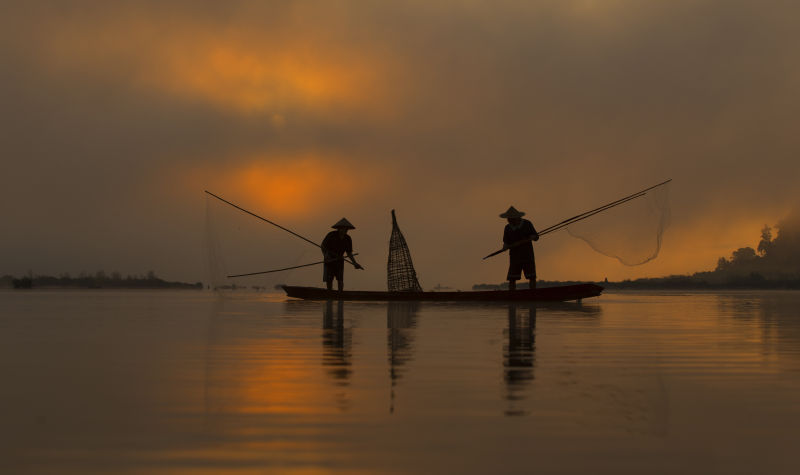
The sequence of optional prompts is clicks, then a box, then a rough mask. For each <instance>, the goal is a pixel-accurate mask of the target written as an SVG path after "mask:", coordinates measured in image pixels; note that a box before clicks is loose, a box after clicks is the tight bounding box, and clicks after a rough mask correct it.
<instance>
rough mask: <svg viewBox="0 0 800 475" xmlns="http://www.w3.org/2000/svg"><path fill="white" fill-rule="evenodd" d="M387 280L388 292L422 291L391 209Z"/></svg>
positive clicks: (404, 240)
mask: <svg viewBox="0 0 800 475" xmlns="http://www.w3.org/2000/svg"><path fill="white" fill-rule="evenodd" d="M387 280H388V287H389V292H422V286H420V285H419V281H418V280H417V272H416V271H415V270H414V264H413V263H412V262H411V253H410V252H409V250H408V245H407V244H406V238H405V237H403V233H402V232H400V228H399V227H398V226H397V217H396V216H395V214H394V210H392V237H391V238H390V239H389V264H388V267H387Z"/></svg>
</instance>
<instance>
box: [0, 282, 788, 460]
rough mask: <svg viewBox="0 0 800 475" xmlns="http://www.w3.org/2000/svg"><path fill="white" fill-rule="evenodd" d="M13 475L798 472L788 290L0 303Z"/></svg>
mask: <svg viewBox="0 0 800 475" xmlns="http://www.w3.org/2000/svg"><path fill="white" fill-rule="evenodd" d="M0 356H1V358H0V418H1V419H0V420H2V425H1V426H0V464H2V465H0V471H3V472H4V473H21V472H35V473H42V472H44V473H187V472H189V473H218V472H225V473H230V472H234V473H237V472H238V473H303V474H306V473H410V472H420V473H533V472H536V473H583V474H585V473H687V472H688V473H726V474H728V473H787V474H788V473H792V474H794V473H800V458H799V457H798V456H797V455H796V450H797V446H798V443H800V292H757V293H756V292H731V293H688V294H687V293H680V294H678V293H668V294H642V293H628V294H607V295H604V296H602V297H600V298H597V299H590V300H587V301H585V302H584V304H583V305H578V304H569V305H567V304H562V305H557V306H539V307H531V306H527V305H516V306H512V305H508V304H496V305H454V304H438V303H430V304H429V303H422V304H416V305H415V304H408V303H398V304H395V303H392V304H387V303H351V302H346V303H344V304H343V305H342V304H339V303H338V302H330V303H325V302H302V301H288V302H287V301H284V299H283V297H282V296H279V295H266V294H242V295H236V296H233V297H227V298H219V297H217V296H215V295H213V294H210V293H201V292H197V293H195V292H191V291H186V292H136V291H130V292H113V291H63V292H62V291H32V292H18V291H16V292H15V291H5V292H0Z"/></svg>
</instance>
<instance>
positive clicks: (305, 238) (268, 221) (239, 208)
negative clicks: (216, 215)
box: [203, 190, 322, 247]
mask: <svg viewBox="0 0 800 475" xmlns="http://www.w3.org/2000/svg"><path fill="white" fill-rule="evenodd" d="M203 191H205V192H206V193H207V194H209V195H211V196H213V197H214V198H216V199H218V200H220V201H222V202H223V203H227V204H229V205H231V206H233V207H234V208H236V209H238V210H239V211H244V212H245V213H247V214H249V215H250V216H254V217H256V218H258V219H260V220H261V221H265V222H267V223H269V224H271V225H273V226H275V227H277V228H280V229H283V230H284V231H286V232H287V233H289V234H291V235H293V236H297V237H299V238H300V239H302V240H303V241H306V242H307V243H310V244H313V245H315V246H317V247H322V246H320V245H319V244H317V243H315V242H314V241H312V240H311V239H308V238H307V237H305V236H301V235H299V234H297V233H296V232H294V231H292V230H291V229H287V228H284V227H283V226H281V225H280V224H278V223H275V222H272V221H270V220H268V219H267V218H264V217H262V216H259V215H257V214H255V213H253V212H252V211H247V210H246V209H244V208H242V207H241V206H238V205H235V204H233V203H231V202H230V201H228V200H226V199H224V198H221V197H219V196H217V195H215V194H214V193H211V192H210V191H208V190H203Z"/></svg>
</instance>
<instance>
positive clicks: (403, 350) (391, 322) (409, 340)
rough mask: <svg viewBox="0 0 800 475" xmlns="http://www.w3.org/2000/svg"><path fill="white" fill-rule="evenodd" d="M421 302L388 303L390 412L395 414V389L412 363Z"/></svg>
mask: <svg viewBox="0 0 800 475" xmlns="http://www.w3.org/2000/svg"><path fill="white" fill-rule="evenodd" d="M419 307H420V303H419V302H388V305H387V307H386V325H387V328H388V346H389V378H390V380H391V393H390V404H389V412H391V413H394V401H395V387H396V386H397V384H398V382H399V380H400V378H401V377H402V376H403V374H404V372H405V370H406V369H405V368H404V366H405V364H406V363H408V362H409V361H411V358H412V356H413V347H414V331H413V330H414V328H416V326H417V312H419Z"/></svg>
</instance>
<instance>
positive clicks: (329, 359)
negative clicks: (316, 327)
mask: <svg viewBox="0 0 800 475" xmlns="http://www.w3.org/2000/svg"><path fill="white" fill-rule="evenodd" d="M334 306H335V307H336V309H335V310H334ZM322 328H323V330H322V365H323V366H324V367H325V368H326V372H327V373H328V375H329V376H331V377H332V378H333V380H334V384H335V386H336V387H337V388H338V389H339V390H338V391H336V392H335V393H334V398H335V400H336V406H337V407H338V408H339V410H341V411H346V410H348V409H349V408H350V399H349V397H348V394H347V390H346V388H347V387H348V386H349V385H350V377H351V376H352V374H353V370H352V364H353V363H352V358H353V351H352V350H353V329H352V328H345V326H344V302H343V301H342V300H337V301H336V302H335V303H334V301H333V300H328V301H326V302H325V304H324V305H323V307H322Z"/></svg>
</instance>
